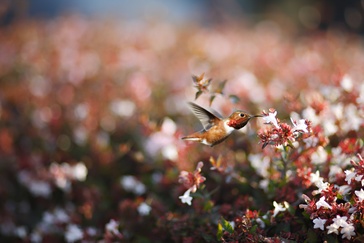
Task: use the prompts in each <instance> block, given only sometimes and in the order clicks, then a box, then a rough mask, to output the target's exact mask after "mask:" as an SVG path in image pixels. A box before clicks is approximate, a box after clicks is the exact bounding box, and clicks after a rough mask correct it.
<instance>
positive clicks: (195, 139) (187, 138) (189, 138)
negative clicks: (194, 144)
mask: <svg viewBox="0 0 364 243" xmlns="http://www.w3.org/2000/svg"><path fill="white" fill-rule="evenodd" d="M182 139H183V140H187V141H201V138H196V137H190V136H186V137H183V138H182Z"/></svg>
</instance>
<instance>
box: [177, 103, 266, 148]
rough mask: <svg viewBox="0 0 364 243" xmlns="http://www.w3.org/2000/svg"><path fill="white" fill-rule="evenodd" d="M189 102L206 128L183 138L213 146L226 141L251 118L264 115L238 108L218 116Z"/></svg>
mask: <svg viewBox="0 0 364 243" xmlns="http://www.w3.org/2000/svg"><path fill="white" fill-rule="evenodd" d="M188 104H189V105H190V106H191V109H192V112H193V113H194V114H195V116H196V117H197V118H198V119H199V120H200V122H201V123H202V125H203V127H204V128H203V129H202V130H201V131H199V132H195V133H192V134H191V135H188V136H186V137H183V138H182V139H184V140H188V141H196V142H200V143H203V144H206V145H209V146H211V147H212V146H215V145H216V144H219V143H221V142H222V141H224V140H225V139H226V138H227V137H228V136H229V135H230V134H231V133H232V132H233V131H234V130H239V129H240V128H243V127H244V126H245V125H246V124H248V122H249V120H250V119H251V118H253V117H262V115H254V116H253V115H249V114H248V113H246V112H244V111H240V110H237V111H235V112H233V113H232V114H231V115H230V116H229V117H227V118H220V117H221V116H220V117H218V116H216V115H214V114H212V113H211V112H209V111H207V110H206V109H204V108H202V107H201V106H199V105H196V104H195V103H192V102H188Z"/></svg>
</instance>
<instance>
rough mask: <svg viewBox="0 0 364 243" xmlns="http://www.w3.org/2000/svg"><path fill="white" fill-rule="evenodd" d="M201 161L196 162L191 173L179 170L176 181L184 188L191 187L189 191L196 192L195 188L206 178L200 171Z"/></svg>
mask: <svg viewBox="0 0 364 243" xmlns="http://www.w3.org/2000/svg"><path fill="white" fill-rule="evenodd" d="M202 166H203V162H202V161H200V162H198V164H197V167H196V170H195V171H194V172H193V173H191V172H188V171H181V172H180V174H179V178H178V182H179V183H182V184H183V185H184V186H185V187H186V188H189V189H191V192H196V190H197V188H198V187H199V186H200V184H201V183H203V182H204V181H205V180H206V178H205V177H203V176H202V175H201V174H200V173H201V168H202Z"/></svg>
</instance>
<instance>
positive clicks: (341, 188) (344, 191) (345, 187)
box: [339, 185, 351, 195]
mask: <svg viewBox="0 0 364 243" xmlns="http://www.w3.org/2000/svg"><path fill="white" fill-rule="evenodd" d="M350 190H351V186H349V185H343V186H339V193H340V194H341V195H347V194H348V193H349V192H350Z"/></svg>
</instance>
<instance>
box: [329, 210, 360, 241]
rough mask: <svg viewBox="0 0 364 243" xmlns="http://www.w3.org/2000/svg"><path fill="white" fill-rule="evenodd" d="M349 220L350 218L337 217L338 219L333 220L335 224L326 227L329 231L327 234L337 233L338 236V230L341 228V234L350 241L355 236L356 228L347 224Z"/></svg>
mask: <svg viewBox="0 0 364 243" xmlns="http://www.w3.org/2000/svg"><path fill="white" fill-rule="evenodd" d="M347 219H348V217H346V216H343V217H341V216H340V215H336V218H334V219H333V223H332V224H331V225H329V226H327V227H326V229H328V232H327V233H328V234H331V233H335V234H337V235H338V234H339V231H338V230H339V228H340V227H342V229H341V231H340V232H341V234H343V236H342V238H347V239H348V240H350V239H351V237H352V236H354V235H355V232H354V230H355V228H354V226H353V225H352V224H351V223H348V222H347Z"/></svg>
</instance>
